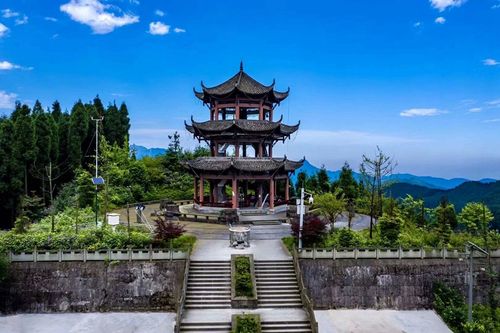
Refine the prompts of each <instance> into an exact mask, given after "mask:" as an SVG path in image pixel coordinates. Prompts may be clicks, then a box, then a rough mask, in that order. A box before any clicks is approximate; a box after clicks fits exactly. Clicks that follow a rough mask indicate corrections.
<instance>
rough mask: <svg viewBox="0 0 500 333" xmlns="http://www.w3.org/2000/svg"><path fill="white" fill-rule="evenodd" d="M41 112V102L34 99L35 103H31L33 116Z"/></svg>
mask: <svg viewBox="0 0 500 333" xmlns="http://www.w3.org/2000/svg"><path fill="white" fill-rule="evenodd" d="M42 113H43V108H42V103H40V101H39V100H36V102H35V105H33V111H32V114H33V116H34V117H37V116H39V115H41V114H42Z"/></svg>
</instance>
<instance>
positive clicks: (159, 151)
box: [130, 144, 167, 160]
mask: <svg viewBox="0 0 500 333" xmlns="http://www.w3.org/2000/svg"><path fill="white" fill-rule="evenodd" d="M130 151H134V152H135V157H136V158H137V159H139V160H140V159H142V158H144V157H146V156H148V157H155V156H159V155H163V154H165V152H166V151H167V150H166V149H165V148H146V147H143V146H139V145H135V144H132V145H130Z"/></svg>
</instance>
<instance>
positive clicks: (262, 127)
mask: <svg viewBox="0 0 500 333" xmlns="http://www.w3.org/2000/svg"><path fill="white" fill-rule="evenodd" d="M191 122H192V124H191V125H188V124H187V123H185V126H186V129H187V130H188V131H189V132H191V133H193V134H194V135H196V136H202V137H204V136H209V135H211V134H233V133H246V134H249V133H250V134H274V136H276V137H286V136H290V135H291V134H292V133H294V132H295V131H297V130H298V129H299V126H300V122H299V123H298V124H296V125H293V126H289V125H285V124H282V123H281V119H280V120H279V121H276V122H272V121H267V120H247V119H234V120H209V121H205V122H196V121H194V120H193V119H191Z"/></svg>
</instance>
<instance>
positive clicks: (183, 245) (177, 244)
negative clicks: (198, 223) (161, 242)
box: [172, 235, 196, 251]
mask: <svg viewBox="0 0 500 333" xmlns="http://www.w3.org/2000/svg"><path fill="white" fill-rule="evenodd" d="M195 243H196V236H193V235H182V236H179V237H177V238H175V239H174V240H173V241H172V247H173V248H174V249H179V250H181V251H187V250H193V247H194V244H195Z"/></svg>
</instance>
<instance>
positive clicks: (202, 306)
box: [185, 303, 231, 310]
mask: <svg viewBox="0 0 500 333" xmlns="http://www.w3.org/2000/svg"><path fill="white" fill-rule="evenodd" d="M185 308H186V309H198V310H203V309H230V308H231V303H228V304H186V305H185Z"/></svg>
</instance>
